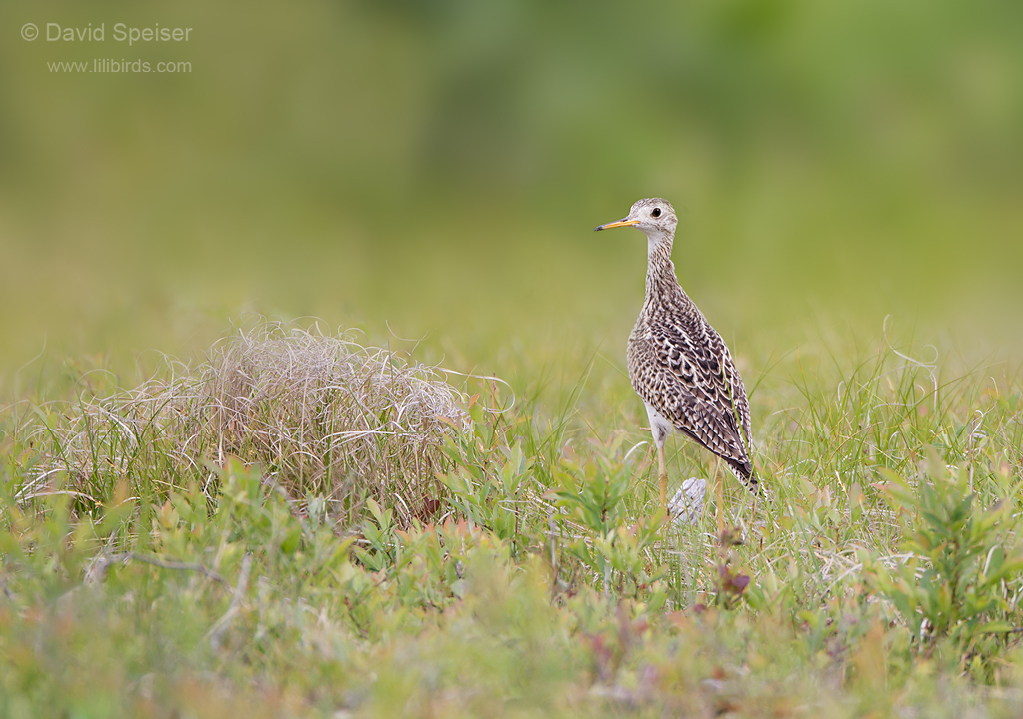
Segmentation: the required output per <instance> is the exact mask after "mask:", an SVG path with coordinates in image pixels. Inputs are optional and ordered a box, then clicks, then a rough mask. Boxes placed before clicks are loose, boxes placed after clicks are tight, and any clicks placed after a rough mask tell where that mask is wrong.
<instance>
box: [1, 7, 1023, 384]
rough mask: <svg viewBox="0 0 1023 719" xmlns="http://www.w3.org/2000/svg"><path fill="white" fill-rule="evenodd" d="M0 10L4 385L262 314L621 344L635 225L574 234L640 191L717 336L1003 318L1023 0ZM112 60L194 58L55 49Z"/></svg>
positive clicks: (1018, 209) (1013, 297)
mask: <svg viewBox="0 0 1023 719" xmlns="http://www.w3.org/2000/svg"><path fill="white" fill-rule="evenodd" d="M27 22H33V23H35V24H37V25H38V26H39V27H40V28H44V27H45V24H46V23H48V22H54V23H58V24H60V25H61V26H62V27H79V28H81V27H86V26H88V25H89V24H90V23H91V24H92V25H93V26H98V25H99V24H100V23H105V25H106V33H107V37H106V39H105V41H104V42H91V43H90V42H82V41H76V42H48V41H46V40H45V38H44V37H40V38H39V39H37V40H35V41H34V42H28V41H25V40H23V39H22V37H21V36H20V29H21V28H22V26H23V25H24V24H25V23H27ZM117 22H123V23H126V24H127V25H129V26H139V27H152V26H154V25H156V24H157V23H159V25H160V26H161V27H191V28H193V30H192V32H191V34H190V40H189V41H188V42H180V43H174V42H163V43H142V44H137V45H134V46H132V47H128V46H127V45H126V44H125V43H123V42H116V41H114V40H113V38H112V27H113V25H114V23H117ZM0 32H2V33H3V41H2V42H0V88H2V92H0V389H2V388H8V389H9V388H10V386H11V383H12V379H11V378H12V377H13V376H14V373H15V371H16V370H17V369H18V368H19V367H20V366H22V365H23V364H24V363H25V362H27V361H29V360H30V359H32V358H33V357H34V356H35V355H37V354H38V353H39V352H40V351H41V350H42V349H43V347H44V346H45V347H46V353H47V354H48V355H51V356H54V357H61V356H63V355H71V356H75V355H82V354H86V355H90V354H95V353H103V354H105V355H107V356H108V357H109V361H110V362H112V363H113V364H114V365H115V366H117V365H118V363H121V365H123V366H130V362H131V361H132V357H133V356H134V355H135V354H136V353H138V352H142V351H144V350H146V349H149V348H152V349H158V350H161V351H167V352H171V353H174V354H179V355H187V354H188V353H190V352H193V351H195V350H201V349H202V348H203V347H205V346H206V345H207V344H208V342H209V341H211V340H212V339H213V338H215V337H216V336H219V335H220V334H221V333H222V332H223V331H224V330H225V329H226V328H227V327H228V326H229V322H230V320H231V318H234V317H237V316H239V315H240V314H241V313H243V312H245V311H248V310H255V311H259V312H263V313H267V314H271V315H278V316H282V317H287V318H290V317H296V316H302V315H316V316H318V317H322V318H324V319H325V320H326V321H327V323H329V324H331V325H358V326H362V327H365V328H367V330H368V331H369V333H370V334H371V336H374V337H385V338H386V335H387V332H388V331H387V329H386V327H388V326H389V327H390V330H391V331H393V332H394V333H395V334H396V335H398V336H404V337H420V336H422V335H425V334H429V335H430V337H431V340H430V342H434V343H435V344H436V346H437V347H439V348H441V349H443V350H445V351H450V350H451V348H452V347H457V348H458V350H457V352H459V353H461V354H462V357H461V358H460V359H459V360H458V362H457V363H458V364H460V365H461V366H460V367H459V368H460V369H469V368H471V365H473V364H474V363H476V362H484V361H487V360H488V359H489V358H490V357H492V356H493V355H494V354H495V353H496V352H497V350H496V349H495V348H496V347H500V346H502V345H503V344H505V343H511V342H514V341H518V340H521V339H522V338H527V339H526V341H527V343H528V342H529V341H531V340H529V339H528V338H530V337H556V338H561V339H563V338H565V337H569V336H571V337H583V338H586V341H587V342H592V343H593V345H594V346H596V345H598V344H599V345H601V346H602V347H606V348H607V351H608V352H609V353H611V354H612V355H613V356H614V357H617V356H618V355H624V339H625V336H626V335H627V333H628V330H629V328H630V327H631V324H632V322H633V320H634V317H635V315H636V313H637V312H638V309H639V305H640V304H641V301H642V286H643V272H644V267H645V242H644V241H643V238H642V236H641V235H640V234H639V233H636V232H629V231H625V230H623V231H620V232H619V233H601V234H599V235H595V234H593V232H592V231H591V230H592V228H593V227H594V226H596V225H597V224H599V223H602V222H607V221H609V220H613V219H617V218H619V217H622V216H623V215H625V214H626V213H627V211H628V209H629V206H630V205H631V204H632V202H633V201H634V200H636V199H638V198H640V197H647V196H652V195H657V196H662V197H665V198H667V199H669V200H670V201H672V202H673V203H674V204H675V207H676V208H677V209H678V211H679V215H680V226H679V232H678V239H677V240H676V245H675V255H674V258H675V263H676V266H677V268H678V272H679V275H680V279H681V280H682V283H683V286H684V287H686V289H687V290H688V291H689V292H690V294H691V295H692V296H693V297H694V298H695V299H696V300H697V302H698V303H699V304H700V306H701V307H702V308H703V310H704V312H705V313H706V314H707V315H708V316H709V317H710V319H711V321H712V322H713V323H714V324H715V325H717V326H718V327H719V329H720V330H721V331H722V334H723V335H724V336H725V337H726V339H729V340H730V341H732V339H733V338H734V337H736V336H737V335H738V336H742V335H743V333H746V334H747V335H748V334H749V333H750V332H752V331H754V330H756V331H760V332H771V331H777V332H778V333H783V332H784V331H785V329H786V328H787V327H789V326H791V325H792V324H793V323H796V324H798V323H799V322H801V321H803V319H804V318H806V317H810V316H812V315H814V313H819V312H821V311H822V310H823V311H824V312H826V313H838V314H839V315H842V314H843V313H846V314H850V315H853V316H856V317H861V318H865V319H864V321H865V322H866V323H868V324H869V325H870V326H872V327H876V328H877V329H878V331H880V327H881V322H882V318H883V317H884V316H885V315H886V314H889V313H894V314H896V315H897V316H899V317H908V318H910V319H909V320H908V321H910V322H915V321H917V318H919V317H926V318H931V319H933V320H936V321H938V322H946V321H947V322H949V323H960V324H962V325H963V326H968V327H969V326H973V327H977V326H983V327H984V328H986V329H985V330H984V332H987V333H988V335H989V336H990V338H991V340H992V342H993V344H995V345H1001V344H1004V343H1011V342H1013V341H1014V340H1013V338H1014V337H1016V336H1017V335H1018V334H1019V332H1018V330H1019V328H1020V326H1021V323H1020V321H1019V319H1018V318H1019V316H1020V310H1021V309H1023V302H1021V295H1023V291H1021V285H1023V283H1021V281H1020V268H1021V267H1023V3H1019V2H1016V1H1013V0H1006V1H1004V2H1003V1H995V0H969V1H967V0H962V1H951V0H926V1H924V0H812V1H811V0H707V1H697V0H694V1H690V2H676V3H651V2H641V3H633V4H625V3H610V2H596V3H595V2H578V1H577V2H560V3H541V2H507V1H496V2H484V3H481V2H468V1H465V0H437V1H429V0H421V1H416V0H376V1H374V2H369V1H363V2H354V1H353V2H327V1H326V0H304V1H301V2H291V3H280V2H250V3H244V4H242V3H224V2H208V1H204V2H198V1H197V0H174V2H164V1H157V2H149V3H144V4H143V3H135V2H107V3H104V2H81V1H80V0H54V1H48V2H37V1H34V0H32V1H30V0H7V1H6V2H4V3H3V4H2V5H0ZM43 32H44V33H45V29H44V30H43ZM104 58H107V59H114V60H127V61H128V62H131V61H134V60H137V59H142V60H146V61H148V62H150V63H151V64H153V65H155V63H156V62H158V61H161V60H163V61H167V60H171V61H186V62H190V63H191V71H190V72H186V73H179V74H158V73H149V74H136V73H123V72H122V73H116V74H114V73H107V74H101V73H73V72H63V73H62V72H51V71H50V70H49V69H48V66H47V63H48V62H56V61H68V60H73V61H87V62H90V63H91V62H92V61H93V60H94V59H104ZM385 323H386V324H385ZM779 336H782V335H781V334H779ZM442 338H443V339H442ZM779 344H783V341H782V340H779ZM740 354H741V352H740ZM484 369H486V368H484Z"/></svg>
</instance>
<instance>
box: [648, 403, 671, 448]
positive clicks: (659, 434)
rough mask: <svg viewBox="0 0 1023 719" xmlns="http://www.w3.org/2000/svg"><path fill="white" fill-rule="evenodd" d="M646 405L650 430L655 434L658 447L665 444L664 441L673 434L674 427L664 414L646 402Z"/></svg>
mask: <svg viewBox="0 0 1023 719" xmlns="http://www.w3.org/2000/svg"><path fill="white" fill-rule="evenodd" d="M643 404H645V405H646V416H647V417H649V418H650V432H651V433H652V434H653V435H654V444H656V445H657V447H658V448H660V447H663V446H664V441H665V440H666V439H667V438H668V435H669V434H671V432H672V429H673V427H672V426H671V422H669V421H668V420H667V419H666V418H665V417H664V415H662V414H661V413H660V412H658V411H657V410H656V409H654V408H653V407H651V406H650V405H649V404H647V403H646V402H644V403H643Z"/></svg>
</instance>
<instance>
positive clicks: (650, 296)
mask: <svg viewBox="0 0 1023 719" xmlns="http://www.w3.org/2000/svg"><path fill="white" fill-rule="evenodd" d="M671 243H672V238H671V237H649V238H648V239H647V264H646V300H647V302H651V301H654V302H656V301H658V300H661V299H662V298H664V297H666V296H668V295H671V294H674V293H675V292H677V291H678V290H679V289H680V288H679V284H678V279H677V278H676V277H675V265H674V264H672V262H671Z"/></svg>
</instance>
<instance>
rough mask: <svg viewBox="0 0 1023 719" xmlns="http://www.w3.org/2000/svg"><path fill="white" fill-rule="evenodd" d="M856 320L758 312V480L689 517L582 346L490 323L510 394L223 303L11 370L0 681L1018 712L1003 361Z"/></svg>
mask: <svg viewBox="0 0 1023 719" xmlns="http://www.w3.org/2000/svg"><path fill="white" fill-rule="evenodd" d="M884 329H885V331H884V332H881V333H880V334H870V333H864V332H862V331H857V330H846V329H844V328H843V329H842V331H838V330H832V331H826V332H820V333H818V334H817V335H816V336H813V337H812V339H808V340H805V341H804V342H803V343H802V344H801V345H800V346H799V347H798V349H797V350H793V351H791V352H788V353H786V354H784V355H782V356H778V354H777V353H776V352H775V350H774V348H773V347H769V346H767V338H766V337H764V336H757V335H754V336H753V337H752V338H751V341H749V342H748V347H744V348H743V350H744V351H740V352H739V353H738V359H739V362H740V369H741V371H742V372H743V374H744V377H745V378H746V384H747V386H748V387H749V388H750V389H751V405H752V413H753V417H754V445H755V458H756V462H757V465H758V468H759V470H760V474H761V477H762V479H763V485H764V487H765V490H766V498H765V499H764V500H762V501H759V502H757V503H756V504H754V502H753V498H752V496H751V495H749V494H748V493H747V492H746V491H745V490H744V489H743V488H742V487H741V486H740V485H739V484H738V482H735V481H732V479H731V478H727V479H726V480H725V486H724V493H723V506H720V507H719V506H717V503H716V498H715V493H714V492H712V491H708V494H707V506H706V507H705V508H704V511H703V515H702V517H701V519H700V520H699V522H698V523H697V524H696V525H695V526H689V525H688V524H673V523H671V522H667V521H665V518H664V517H663V516H661V515H660V514H659V512H658V508H657V506H656V504H657V489H656V481H655V480H656V477H655V474H656V470H655V469H653V468H652V466H651V465H652V462H651V451H650V446H649V443H648V438H647V435H646V434H645V433H644V431H643V429H642V426H643V423H644V419H643V418H642V416H641V405H640V403H639V402H638V401H636V400H635V398H634V396H633V395H632V393H631V390H630V389H629V387H628V381H627V379H625V378H624V377H623V376H622V374H621V373H620V371H619V370H618V369H617V368H616V366H615V363H614V361H613V356H612V359H611V360H606V359H605V354H604V353H602V352H600V351H599V350H585V349H584V350H577V351H575V352H570V353H566V354H564V355H562V356H560V357H558V356H556V355H557V353H553V354H551V355H548V354H545V352H548V350H547V349H545V348H544V347H540V346H524V347H521V348H517V349H516V350H515V354H514V355H513V357H512V359H508V358H506V359H505V360H504V363H503V364H502V362H500V361H498V362H496V365H497V369H498V370H501V369H502V368H503V369H504V370H505V371H504V372H501V371H498V372H497V374H498V376H505V377H506V379H508V381H509V383H510V385H511V389H512V390H514V397H513V396H512V393H511V392H509V388H508V387H505V386H504V385H502V384H501V383H499V382H496V381H493V380H487V379H472V378H463V377H461V376H459V375H455V374H445V373H444V372H442V371H441V370H439V369H438V368H437V367H435V366H423V365H420V364H417V363H416V362H415V361H414V360H413V359H411V358H410V357H409V356H407V355H402V354H400V353H397V352H392V351H388V350H378V349H373V348H368V347H364V346H362V345H361V344H357V343H356V342H355V340H354V337H353V336H352V335H349V334H344V333H342V334H340V335H335V334H332V333H319V332H316V331H315V330H313V331H310V330H307V329H304V328H301V327H297V326H283V325H273V326H269V327H266V326H263V327H260V326H249V327H248V328H247V329H245V330H236V331H235V332H234V333H233V334H232V335H230V336H229V337H228V338H226V339H225V340H224V341H222V342H221V343H219V344H218V345H216V346H215V347H214V348H213V349H212V350H210V352H209V353H208V354H207V357H206V358H205V360H204V361H202V362H198V363H196V364H195V365H194V366H191V365H184V364H178V363H175V362H172V361H168V362H166V364H165V365H164V366H163V367H162V368H161V369H160V370H159V371H158V372H157V375H156V376H155V377H153V378H151V379H149V380H147V381H146V382H142V383H139V384H138V385H137V386H135V387H130V388H129V387H123V386H120V383H119V382H117V381H115V379H114V378H112V376H111V375H108V374H105V373H102V372H95V371H88V372H81V373H80V374H79V375H78V376H75V377H73V380H74V381H73V382H72V383H70V384H69V385H68V386H69V387H71V389H68V390H61V389H59V388H58V386H57V385H54V386H53V387H52V388H45V387H44V388H41V389H39V388H37V390H36V392H35V394H34V395H30V394H28V393H25V394H24V395H23V396H20V397H16V398H15V400H16V401H15V402H14V403H12V404H11V405H10V406H9V407H8V408H7V409H5V410H4V411H3V412H2V414H0V472H2V473H3V481H2V482H0V487H2V494H0V508H2V512H3V514H2V525H3V526H2V532H0V551H2V552H3V564H2V566H0V583H2V597H0V665H2V670H0V685H2V689H0V715H3V716H12V717H13V716H101V715H102V716H109V715H118V714H121V715H133V716H137V715H141V716H158V717H163V716H168V717H169V716H196V717H220V716H236V715H237V714H238V713H241V712H245V713H247V714H250V715H252V716H257V717H258V716H331V717H347V716H359V717H363V716H365V717H372V716H387V717H390V716H422V717H432V716H508V717H513V716H514V717H519V716H637V717H642V716H666V715H670V716H675V715H682V716H718V715H723V714H731V715H738V716H761V715H777V716H796V715H827V716H863V715H875V716H884V715H889V714H898V715H907V714H908V715H927V716H946V715H948V716H958V715H963V714H968V715H971V716H1002V715H1006V716H1008V715H1017V714H1018V713H1019V711H1020V709H1021V708H1023V675H1021V674H1020V672H1019V669H1018V666H1019V659H1020V645H1019V642H1018V639H1017V637H1018V636H1019V632H1020V630H1021V629H1023V609H1021V608H1020V607H1019V606H1018V605H1019V599H1020V593H1021V588H1023V540H1021V536H1020V526H1019V523H1020V511H1021V509H1023V501H1021V499H1020V492H1019V489H1020V487H1019V481H1020V478H1021V477H1023V456H1021V445H1023V422H1021V417H1023V380H1021V375H1020V367H1019V365H1018V364H1013V363H1012V362H1009V361H1006V360H1003V359H1000V358H997V357H988V358H984V359H982V360H977V359H975V358H971V357H967V358H963V357H960V356H959V355H958V354H957V353H956V352H954V351H953V350H952V349H951V348H950V347H949V346H947V345H944V344H941V343H938V344H937V347H931V346H928V345H927V344H926V343H922V342H920V341H918V340H914V339H913V338H912V337H908V336H901V337H896V336H895V333H894V332H893V331H892V330H891V328H890V327H885V328H884ZM758 342H762V343H764V345H763V347H761V346H760V345H758V344H757V343H758ZM670 472H671V475H672V478H673V483H674V485H673V488H674V486H678V485H679V484H680V483H681V480H682V479H683V478H685V477H688V476H699V477H706V478H709V479H712V478H713V477H714V476H715V474H714V472H715V464H714V462H713V460H712V459H711V458H710V457H709V455H707V454H706V453H704V452H702V451H701V450H698V449H697V448H695V447H694V446H692V445H691V444H687V443H684V442H682V441H681V440H680V441H678V442H677V443H676V444H675V445H674V447H673V451H672V456H671V463H670ZM723 474H724V473H722V475H723ZM719 512H721V513H722V514H723V518H724V520H725V523H726V525H727V527H728V530H727V531H726V532H725V533H724V534H719V533H718V530H717V516H718V513H719Z"/></svg>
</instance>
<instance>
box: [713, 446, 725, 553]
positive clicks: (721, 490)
mask: <svg viewBox="0 0 1023 719" xmlns="http://www.w3.org/2000/svg"><path fill="white" fill-rule="evenodd" d="M714 484H715V485H716V487H715V491H716V493H717V503H718V536H721V535H722V534H724V532H725V482H724V477H723V476H722V474H721V458H720V457H716V458H715V459H714Z"/></svg>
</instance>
